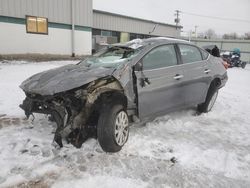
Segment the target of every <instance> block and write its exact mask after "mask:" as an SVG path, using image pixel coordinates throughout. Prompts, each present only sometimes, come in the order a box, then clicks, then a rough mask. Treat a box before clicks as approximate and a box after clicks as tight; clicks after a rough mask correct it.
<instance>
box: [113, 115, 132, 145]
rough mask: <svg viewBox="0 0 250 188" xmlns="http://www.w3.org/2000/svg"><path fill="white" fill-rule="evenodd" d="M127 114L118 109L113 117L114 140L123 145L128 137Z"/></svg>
mask: <svg viewBox="0 0 250 188" xmlns="http://www.w3.org/2000/svg"><path fill="white" fill-rule="evenodd" d="M128 131H129V127H128V115H127V114H126V113H125V112H124V111H120V112H119V113H118V114H117V115H116V119H115V141H116V143H117V144H118V145H119V146H123V145H124V144H125V143H126V141H127V139H128Z"/></svg>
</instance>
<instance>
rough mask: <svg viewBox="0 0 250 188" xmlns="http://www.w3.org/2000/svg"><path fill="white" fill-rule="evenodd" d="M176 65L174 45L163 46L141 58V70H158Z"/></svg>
mask: <svg viewBox="0 0 250 188" xmlns="http://www.w3.org/2000/svg"><path fill="white" fill-rule="evenodd" d="M174 65H177V58H176V52H175V48H174V45H164V46H160V47H157V48H154V49H153V50H151V51H150V52H149V53H148V54H147V55H146V56H144V58H143V69H144V70H150V69H158V68H163V67H169V66H174Z"/></svg>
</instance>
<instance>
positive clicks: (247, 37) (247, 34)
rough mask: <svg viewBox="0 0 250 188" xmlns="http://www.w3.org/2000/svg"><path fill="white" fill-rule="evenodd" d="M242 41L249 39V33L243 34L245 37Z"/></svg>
mask: <svg viewBox="0 0 250 188" xmlns="http://www.w3.org/2000/svg"><path fill="white" fill-rule="evenodd" d="M244 39H250V31H249V32H247V33H245V37H244Z"/></svg>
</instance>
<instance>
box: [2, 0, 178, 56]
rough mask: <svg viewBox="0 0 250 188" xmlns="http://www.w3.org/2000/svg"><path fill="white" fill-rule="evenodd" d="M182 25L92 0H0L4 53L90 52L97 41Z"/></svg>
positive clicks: (167, 32) (173, 32)
mask: <svg viewBox="0 0 250 188" xmlns="http://www.w3.org/2000/svg"><path fill="white" fill-rule="evenodd" d="M180 29H181V27H176V26H175V25H170V24H164V23H158V22H154V21H150V20H143V19H139V18H133V17H129V16H123V15H118V14H113V13H108V12H104V11H98V10H93V2H92V0H0V44H1V45H0V54H26V53H37V54H58V55H71V54H72V55H74V54H76V55H89V54H91V51H92V46H93V47H94V46H95V44H96V43H103V42H104V43H105V42H106V43H114V42H120V41H121V42H125V41H128V40H130V39H134V38H147V37H150V36H168V37H178V36H180Z"/></svg>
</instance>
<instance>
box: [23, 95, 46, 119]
mask: <svg viewBox="0 0 250 188" xmlns="http://www.w3.org/2000/svg"><path fill="white" fill-rule="evenodd" d="M19 107H20V108H21V109H23V110H24V113H25V115H26V117H27V118H29V117H30V115H32V114H33V113H41V114H50V110H49V109H48V105H46V104H44V101H42V100H36V99H32V98H30V97H26V98H25V100H24V101H23V103H22V104H20V105H19Z"/></svg>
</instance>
